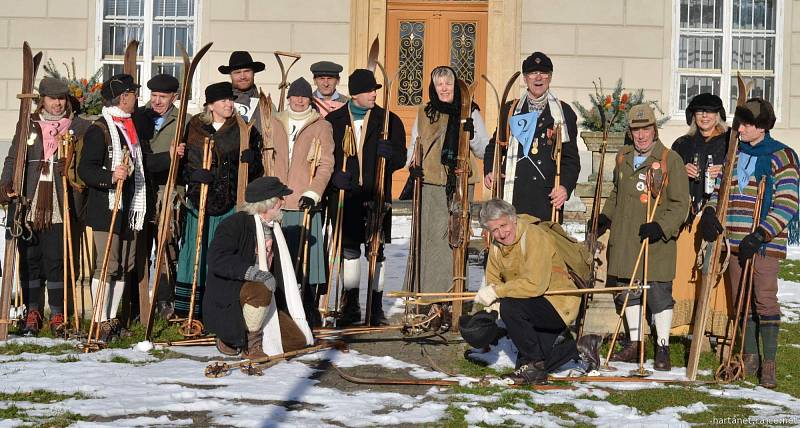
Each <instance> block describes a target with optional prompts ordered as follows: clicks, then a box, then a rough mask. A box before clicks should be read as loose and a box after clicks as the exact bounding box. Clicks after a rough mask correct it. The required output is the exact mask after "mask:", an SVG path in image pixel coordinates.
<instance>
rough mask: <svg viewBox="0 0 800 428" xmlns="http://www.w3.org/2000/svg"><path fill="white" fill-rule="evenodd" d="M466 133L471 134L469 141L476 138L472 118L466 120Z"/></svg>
mask: <svg viewBox="0 0 800 428" xmlns="http://www.w3.org/2000/svg"><path fill="white" fill-rule="evenodd" d="M463 129H464V132H469V140H470V141H472V139H473V138H475V124H474V123H472V118H471V117H468V118H466V119H465V120H464V127H463Z"/></svg>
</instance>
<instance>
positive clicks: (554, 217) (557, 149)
mask: <svg viewBox="0 0 800 428" xmlns="http://www.w3.org/2000/svg"><path fill="white" fill-rule="evenodd" d="M561 126H562V125H561V124H560V123H559V124H558V125H556V127H555V133H556V144H555V146H554V147H553V160H554V161H556V177H555V183H554V184H553V190H558V188H559V186H561V152H562V147H563V141H562V138H561V129H562V127H561ZM564 203H566V201H564ZM562 207H563V205H562ZM559 211H560V209H558V208H556V207H555V205H553V206H552V208H551V211H550V221H552V222H554V223H558V221H559V219H558V218H559Z"/></svg>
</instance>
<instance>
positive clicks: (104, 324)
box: [97, 321, 114, 343]
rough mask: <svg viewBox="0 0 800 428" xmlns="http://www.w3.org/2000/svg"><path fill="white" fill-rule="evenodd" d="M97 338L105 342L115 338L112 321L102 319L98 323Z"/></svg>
mask: <svg viewBox="0 0 800 428" xmlns="http://www.w3.org/2000/svg"><path fill="white" fill-rule="evenodd" d="M97 332H98V335H97V340H99V341H101V342H103V343H110V342H111V341H112V340H114V327H113V326H112V325H111V321H100V322H99V323H98V324H97Z"/></svg>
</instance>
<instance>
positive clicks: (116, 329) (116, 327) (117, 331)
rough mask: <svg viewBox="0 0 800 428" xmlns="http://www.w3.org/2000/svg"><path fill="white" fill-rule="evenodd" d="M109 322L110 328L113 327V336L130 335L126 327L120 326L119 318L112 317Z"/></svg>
mask: <svg viewBox="0 0 800 428" xmlns="http://www.w3.org/2000/svg"><path fill="white" fill-rule="evenodd" d="M109 322H110V323H111V328H112V329H113V333H114V337H115V338H117V337H131V334H132V333H131V331H130V330H128V329H127V328H125V327H123V326H122V322H120V320H119V319H117V318H113V319H111V320H110V321H109Z"/></svg>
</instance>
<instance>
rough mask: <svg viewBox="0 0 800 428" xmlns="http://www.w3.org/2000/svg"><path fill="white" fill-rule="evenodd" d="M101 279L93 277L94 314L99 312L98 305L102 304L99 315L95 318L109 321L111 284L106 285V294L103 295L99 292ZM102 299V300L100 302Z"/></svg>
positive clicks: (100, 320) (99, 320)
mask: <svg viewBox="0 0 800 428" xmlns="http://www.w3.org/2000/svg"><path fill="white" fill-rule="evenodd" d="M100 286H101V283H100V280H99V279H97V278H92V305H93V306H94V308H95V309H94V310H93V312H92V313H93V314H94V313H98V310H97V306H98V305H101V304H102V306H101V307H100V310H99V315H98V316H96V317H95V318H94V320H95V321H97V322H103V321H108V306H109V303H110V302H109V301H110V300H111V290H110V284H109V285H106V287H105V293H104V294H105V296H103V297H101V296H100V295H99V294H98V293H99V292H100ZM100 300H102V302H100Z"/></svg>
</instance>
